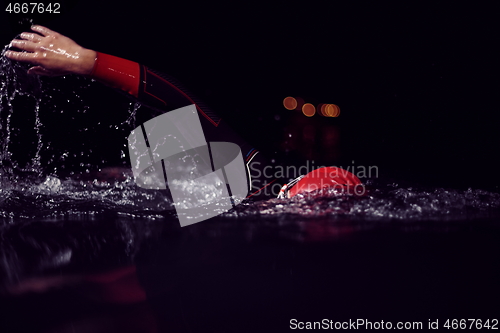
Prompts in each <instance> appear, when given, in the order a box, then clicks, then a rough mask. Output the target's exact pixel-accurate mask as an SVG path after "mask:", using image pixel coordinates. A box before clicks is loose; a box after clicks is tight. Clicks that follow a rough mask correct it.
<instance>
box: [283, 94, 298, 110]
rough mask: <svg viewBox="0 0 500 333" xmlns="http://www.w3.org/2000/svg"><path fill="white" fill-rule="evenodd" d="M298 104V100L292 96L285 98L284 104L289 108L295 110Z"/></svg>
mask: <svg viewBox="0 0 500 333" xmlns="http://www.w3.org/2000/svg"><path fill="white" fill-rule="evenodd" d="M297 104H298V103H297V100H296V99H295V98H293V97H290V96H288V97H285V99H284V100H283V106H284V107H285V109H287V110H295V108H297Z"/></svg>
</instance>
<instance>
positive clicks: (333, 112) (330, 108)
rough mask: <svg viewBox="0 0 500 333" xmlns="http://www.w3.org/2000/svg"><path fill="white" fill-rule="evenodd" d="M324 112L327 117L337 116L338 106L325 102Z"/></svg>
mask: <svg viewBox="0 0 500 333" xmlns="http://www.w3.org/2000/svg"><path fill="white" fill-rule="evenodd" d="M325 113H326V115H327V116H328V117H338V116H339V115H340V108H339V107H338V106H337V105H335V104H327V105H326V108H325Z"/></svg>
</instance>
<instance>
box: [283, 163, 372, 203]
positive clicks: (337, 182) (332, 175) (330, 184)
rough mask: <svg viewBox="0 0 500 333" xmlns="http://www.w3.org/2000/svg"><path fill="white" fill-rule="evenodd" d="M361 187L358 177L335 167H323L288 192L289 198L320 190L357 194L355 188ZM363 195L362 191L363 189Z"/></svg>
mask: <svg viewBox="0 0 500 333" xmlns="http://www.w3.org/2000/svg"><path fill="white" fill-rule="evenodd" d="M357 185H363V183H361V181H360V180H359V178H358V177H356V176H355V175H353V174H352V173H350V172H349V171H347V170H344V169H341V168H337V167H324V168H319V169H316V170H314V171H311V172H309V173H308V174H307V175H305V176H304V177H303V178H302V179H301V180H299V181H298V182H297V184H295V185H294V186H292V187H291V188H290V189H289V190H288V197H289V198H291V197H293V196H295V195H297V194H299V193H304V192H312V191H316V190H319V189H322V188H325V187H327V188H338V189H339V190H340V191H343V192H347V193H354V194H357V193H356V192H359V191H356V189H355V187H356V186H357ZM363 193H364V189H363Z"/></svg>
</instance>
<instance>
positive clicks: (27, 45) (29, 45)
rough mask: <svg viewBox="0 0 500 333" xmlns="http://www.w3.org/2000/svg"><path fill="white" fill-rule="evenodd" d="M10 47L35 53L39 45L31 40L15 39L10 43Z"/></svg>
mask: <svg viewBox="0 0 500 333" xmlns="http://www.w3.org/2000/svg"><path fill="white" fill-rule="evenodd" d="M10 45H12V46H14V47H17V48H18V49H21V50H24V51H28V52H35V51H36V50H37V45H38V44H35V43H33V42H31V41H29V40H20V39H14V40H13V41H12V42H10Z"/></svg>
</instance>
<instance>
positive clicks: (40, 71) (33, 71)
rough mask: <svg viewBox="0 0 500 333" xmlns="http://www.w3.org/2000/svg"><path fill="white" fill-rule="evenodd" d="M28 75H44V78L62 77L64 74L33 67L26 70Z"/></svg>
mask: <svg viewBox="0 0 500 333" xmlns="http://www.w3.org/2000/svg"><path fill="white" fill-rule="evenodd" d="M28 74H31V75H45V76H56V75H63V74H64V73H61V72H55V71H50V70H48V69H45V68H43V67H42V66H35V67H31V68H30V69H28Z"/></svg>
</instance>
